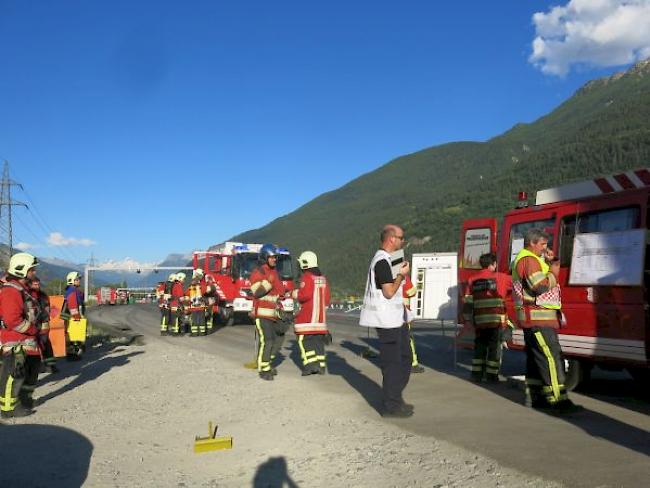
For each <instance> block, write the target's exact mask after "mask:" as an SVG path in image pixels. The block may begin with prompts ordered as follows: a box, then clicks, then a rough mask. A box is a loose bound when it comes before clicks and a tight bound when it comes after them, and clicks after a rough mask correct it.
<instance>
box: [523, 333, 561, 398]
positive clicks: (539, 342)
mask: <svg viewBox="0 0 650 488" xmlns="http://www.w3.org/2000/svg"><path fill="white" fill-rule="evenodd" d="M524 341H525V343H526V387H527V389H528V392H529V394H530V398H531V400H532V402H533V406H544V405H555V404H557V403H558V402H560V401H564V400H567V399H568V397H567V393H566V388H565V386H564V381H565V373H564V361H563V359H562V349H561V347H560V341H559V339H558V337H557V332H556V331H555V329H554V328H553V327H531V328H529V329H524Z"/></svg>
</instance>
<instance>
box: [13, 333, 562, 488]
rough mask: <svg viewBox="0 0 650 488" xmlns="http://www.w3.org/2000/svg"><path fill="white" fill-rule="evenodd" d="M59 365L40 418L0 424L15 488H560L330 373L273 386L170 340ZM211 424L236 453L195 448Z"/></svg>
mask: <svg viewBox="0 0 650 488" xmlns="http://www.w3.org/2000/svg"><path fill="white" fill-rule="evenodd" d="M198 340H200V339H198ZM60 366H61V371H60V372H59V373H58V374H56V375H41V378H40V383H39V386H38V388H37V391H36V395H35V397H36V398H40V400H41V401H42V403H41V404H40V405H39V406H38V408H37V413H36V414H35V415H33V416H31V417H28V418H25V419H16V420H15V421H12V422H10V423H6V422H5V424H4V425H3V426H2V427H1V428H0V439H7V440H8V442H10V443H11V445H13V446H15V449H14V450H13V451H12V454H10V455H9V456H8V458H6V460H7V462H6V463H4V462H3V465H4V466H3V468H2V469H1V470H0V486H2V487H3V488H4V487H5V486H16V483H17V480H20V485H21V486H44V487H45V486H47V487H49V488H51V487H53V486H54V487H56V486H65V487H70V486H81V485H83V486H91V487H92V486H97V487H110V486H116V487H118V486H119V487H123V486H154V487H168V486H170V487H171V486H173V487H195V486H206V487H211V486H233V487H243V486H253V487H256V488H258V487H266V486H269V487H271V486H272V487H276V486H277V487H280V486H289V487H291V486H300V487H320V486H331V487H339V486H340V487H348V486H349V487H363V486H368V487H411V486H423V487H424V486H426V487H523V486H528V487H556V486H560V485H558V484H557V483H555V482H549V481H545V480H542V479H539V478H535V477H531V476H527V475H526V474H523V473H520V472H518V471H515V470H512V469H508V468H504V467H501V466H499V465H498V464H497V463H496V462H494V461H492V460H490V459H488V458H486V457H484V456H482V455H478V454H475V453H473V452H471V451H468V450H465V449H462V448H459V447H456V446H454V445H451V444H449V443H446V442H444V441H440V440H436V439H435V438H431V437H426V436H420V435H415V434H412V433H407V432H405V431H404V430H402V429H401V428H400V425H399V423H400V420H398V419H396V420H391V421H385V420H382V419H381V418H380V417H379V416H378V415H377V414H376V412H375V411H374V410H372V409H371V408H369V407H368V404H367V403H365V402H364V401H363V400H362V399H358V398H356V397H354V398H353V399H351V398H352V397H350V396H346V395H340V394H333V393H328V392H326V391H322V390H321V389H316V388H309V383H310V382H312V381H313V382H317V381H322V380H323V379H324V378H323V377H319V376H311V377H308V378H301V377H300V376H299V375H290V374H283V373H284V371H283V370H282V369H281V370H280V375H279V376H278V377H277V378H276V381H273V382H263V381H260V380H259V379H258V378H257V375H256V374H255V373H254V372H252V371H250V370H246V369H244V368H243V367H242V364H241V363H235V362H234V361H229V360H225V359H222V358H219V357H217V356H215V355H212V354H208V353H205V352H199V351H195V350H191V349H189V348H186V347H174V346H173V345H171V344H169V343H165V342H162V341H151V342H150V343H148V344H146V345H143V346H137V345H131V346H124V345H118V344H112V343H110V342H107V343H103V344H97V345H95V347H93V348H91V349H90V350H89V351H87V353H86V354H85V356H84V359H83V360H82V361H80V362H78V363H69V362H65V361H61V362H60ZM284 366H285V365H283V367H284ZM286 366H287V368H291V367H293V365H286ZM416 415H417V411H416ZM208 421H213V422H215V423H216V424H218V425H219V432H218V435H228V436H232V437H233V444H234V445H233V448H232V450H223V451H214V452H207V453H199V454H195V453H194V452H193V450H192V448H193V442H194V437H195V436H197V435H198V436H205V435H207V429H208ZM26 453H29V454H26Z"/></svg>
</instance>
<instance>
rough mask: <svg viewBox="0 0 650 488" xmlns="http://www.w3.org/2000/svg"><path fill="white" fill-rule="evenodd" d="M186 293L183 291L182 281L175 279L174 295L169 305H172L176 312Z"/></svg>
mask: <svg viewBox="0 0 650 488" xmlns="http://www.w3.org/2000/svg"><path fill="white" fill-rule="evenodd" d="M184 295H185V293H184V292H183V284H182V283H181V282H180V281H175V282H174V286H172V297H171V300H170V301H169V305H170V306H171V307H172V310H173V311H174V312H175V311H176V309H177V308H178V305H179V303H180V300H181V298H182V297H183V296H184Z"/></svg>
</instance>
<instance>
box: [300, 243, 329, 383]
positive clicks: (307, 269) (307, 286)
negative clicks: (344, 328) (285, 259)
mask: <svg viewBox="0 0 650 488" xmlns="http://www.w3.org/2000/svg"><path fill="white" fill-rule="evenodd" d="M298 263H300V269H302V270H303V274H302V278H301V279H300V285H299V286H298V288H296V289H295V290H293V292H292V298H293V299H294V300H297V301H298V303H300V311H299V312H298V314H297V315H296V317H295V321H294V325H293V327H294V332H295V333H296V336H298V347H299V349H300V357H301V358H302V375H303V376H309V375H311V374H325V373H326V367H327V362H326V356H325V342H326V338H327V337H328V334H329V332H328V330H327V321H326V317H325V310H326V309H327V306H328V305H329V303H330V287H329V284H328V282H327V278H325V276H323V273H322V272H321V270H320V268H319V267H318V257H317V256H316V254H315V253H313V252H312V251H305V252H303V253H302V254H301V255H300V257H299V258H298Z"/></svg>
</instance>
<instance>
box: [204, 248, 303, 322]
mask: <svg viewBox="0 0 650 488" xmlns="http://www.w3.org/2000/svg"><path fill="white" fill-rule="evenodd" d="M261 247H262V244H244V243H241V242H225V243H223V244H221V245H219V246H218V247H216V248H215V249H214V250H212V251H196V252H194V255H193V259H192V267H193V268H194V269H196V268H201V269H203V271H204V272H205V275H206V279H207V280H212V281H214V283H215V285H216V288H217V297H215V298H217V303H216V305H215V306H214V307H213V313H216V314H217V317H218V318H219V320H220V321H221V323H223V324H226V325H228V326H231V325H234V324H235V321H236V320H241V319H245V318H246V317H247V316H248V314H249V313H250V312H252V311H253V294H252V292H251V290H250V287H251V282H250V275H251V273H252V272H253V270H254V269H255V267H256V266H257V265H258V264H259V262H258V260H259V252H260V249H261ZM278 254H279V256H278V263H277V269H278V274H279V276H280V279H281V280H282V282H283V284H284V285H285V286H286V287H287V288H288V289H289V290H292V289H293V263H292V260H291V254H290V253H289V251H287V250H286V249H279V252H278ZM289 301H290V302H291V303H290V304H289ZM283 308H284V309H285V310H286V311H287V312H288V313H293V300H287V301H286V303H284V301H283Z"/></svg>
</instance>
